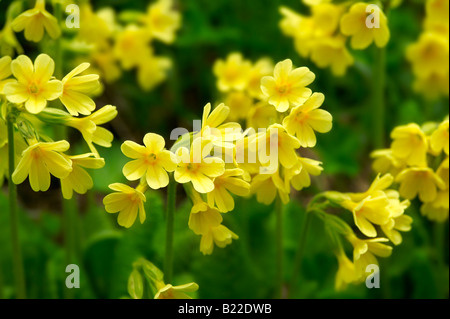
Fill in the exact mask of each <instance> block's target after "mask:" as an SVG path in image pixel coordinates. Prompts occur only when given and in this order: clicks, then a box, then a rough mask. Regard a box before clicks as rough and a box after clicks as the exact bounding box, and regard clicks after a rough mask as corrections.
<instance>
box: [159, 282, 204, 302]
mask: <svg viewBox="0 0 450 319" xmlns="http://www.w3.org/2000/svg"><path fill="white" fill-rule="evenodd" d="M197 290H198V285H197V284H196V283H195V282H191V283H189V284H185V285H181V286H172V285H170V284H168V285H165V286H164V287H161V288H159V290H158V292H157V293H156V295H155V299H192V298H191V297H189V295H187V294H186V292H194V291H197Z"/></svg>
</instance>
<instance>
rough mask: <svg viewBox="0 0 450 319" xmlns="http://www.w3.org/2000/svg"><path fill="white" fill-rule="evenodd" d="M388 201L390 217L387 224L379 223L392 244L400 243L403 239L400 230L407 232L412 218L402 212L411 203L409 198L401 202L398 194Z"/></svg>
mask: <svg viewBox="0 0 450 319" xmlns="http://www.w3.org/2000/svg"><path fill="white" fill-rule="evenodd" d="M396 193H397V192H396ZM397 194H398V193H397ZM389 201H390V206H389V210H390V211H391V213H392V218H391V220H390V221H389V222H388V223H387V224H385V225H381V230H382V231H383V233H384V234H385V235H386V236H387V238H389V239H390V240H391V241H392V242H393V243H394V245H400V244H401V243H402V241H403V238H402V235H401V234H400V232H407V231H410V230H411V224H412V222H413V219H412V218H411V217H410V216H408V215H405V214H404V212H405V210H406V209H407V208H408V207H409V206H410V205H411V203H410V201H409V200H405V201H402V202H401V201H400V200H399V198H398V195H396V196H395V197H394V198H389Z"/></svg>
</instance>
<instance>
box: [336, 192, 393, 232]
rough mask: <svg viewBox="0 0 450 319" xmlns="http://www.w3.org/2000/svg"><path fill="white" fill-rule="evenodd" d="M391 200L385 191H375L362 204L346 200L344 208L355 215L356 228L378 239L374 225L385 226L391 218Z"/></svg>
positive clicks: (343, 203)
mask: <svg viewBox="0 0 450 319" xmlns="http://www.w3.org/2000/svg"><path fill="white" fill-rule="evenodd" d="M389 204H390V202H389V199H388V197H387V196H386V194H385V193H384V192H383V191H375V192H373V194H372V195H369V196H367V197H366V198H364V199H363V200H361V201H360V202H355V201H353V200H344V201H342V202H341V205H342V207H344V208H345V209H348V210H349V211H351V212H352V213H353V219H354V221H355V225H356V227H358V228H359V230H360V231H361V232H362V233H363V234H364V235H366V236H367V237H376V236H377V231H376V229H375V227H374V226H373V224H376V225H385V224H387V223H388V222H389V220H390V218H391V212H390V210H389Z"/></svg>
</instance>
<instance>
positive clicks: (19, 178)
mask: <svg viewBox="0 0 450 319" xmlns="http://www.w3.org/2000/svg"><path fill="white" fill-rule="evenodd" d="M69 147H70V145H69V143H68V142H67V141H59V142H51V143H43V142H39V143H38V142H34V143H33V144H32V145H30V146H29V147H28V148H27V149H26V150H25V151H24V152H23V154H22V158H21V160H20V162H19V164H17V167H16V169H15V171H14V173H13V175H12V180H13V182H14V184H21V183H22V182H23V181H24V180H25V179H26V178H27V176H28V177H29V180H30V185H31V188H32V189H33V190H34V191H35V192H38V191H43V192H45V191H47V190H48V189H49V187H50V174H51V175H53V176H55V177H56V178H66V177H67V176H68V175H69V174H70V172H71V171H72V162H71V161H70V160H68V159H66V158H65V157H64V156H63V155H62V154H61V153H62V152H65V151H67V150H68V149H69Z"/></svg>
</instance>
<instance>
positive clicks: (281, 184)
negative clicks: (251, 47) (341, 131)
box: [214, 53, 332, 205]
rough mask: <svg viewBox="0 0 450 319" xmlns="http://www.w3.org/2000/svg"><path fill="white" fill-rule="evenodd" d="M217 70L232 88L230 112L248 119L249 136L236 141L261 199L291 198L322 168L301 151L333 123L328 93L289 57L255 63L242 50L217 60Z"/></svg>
mask: <svg viewBox="0 0 450 319" xmlns="http://www.w3.org/2000/svg"><path fill="white" fill-rule="evenodd" d="M214 72H215V74H216V76H217V78H218V81H217V84H218V88H219V90H220V91H222V92H224V93H225V94H227V97H226V100H227V101H229V105H230V108H231V112H230V116H229V118H233V119H240V120H246V125H247V127H246V131H245V135H244V138H243V139H242V140H240V141H238V142H237V146H236V162H237V167H238V168H240V169H242V170H243V171H244V176H245V178H246V180H247V181H249V182H250V183H251V192H252V193H255V194H256V196H257V200H258V201H259V202H261V203H264V204H267V205H269V204H271V203H272V202H273V201H274V200H275V198H276V197H277V194H278V195H279V196H280V197H281V199H282V201H283V202H284V203H287V202H288V201H289V194H290V193H291V188H292V187H293V188H295V189H296V190H301V189H303V188H305V187H309V186H310V184H311V179H310V175H315V176H317V175H320V173H321V171H322V168H321V166H320V165H321V163H320V162H318V161H315V160H313V159H309V158H305V157H301V156H299V154H298V152H297V151H298V150H300V149H301V148H312V147H314V146H315V145H316V143H317V138H316V132H318V133H327V132H329V131H330V130H331V128H332V116H331V114H330V113H328V112H327V111H325V110H322V109H320V107H321V106H322V104H323V102H324V100H325V97H324V95H323V94H321V93H313V92H312V91H311V89H309V88H308V86H309V85H310V84H311V83H312V82H313V81H314V79H315V75H314V73H312V72H311V71H310V70H309V69H308V68H307V67H300V68H294V67H293V65H292V61H291V60H289V59H288V60H285V61H282V62H279V63H278V64H277V65H276V66H275V67H273V66H272V67H271V63H270V61H268V60H265V59H262V60H260V61H258V62H257V63H255V64H254V65H252V63H251V62H249V61H246V60H244V59H243V58H242V55H240V54H239V53H232V54H230V55H229V56H228V58H227V59H226V60H225V61H223V60H219V61H217V62H216V64H215V67H214ZM257 82H260V83H261V85H260V87H259V89H256V88H257V86H256V85H255V84H254V83H257ZM244 108H245V111H243V109H244ZM241 114H242V115H241ZM245 114H247V116H246V117H245V116H243V115H245Z"/></svg>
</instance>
